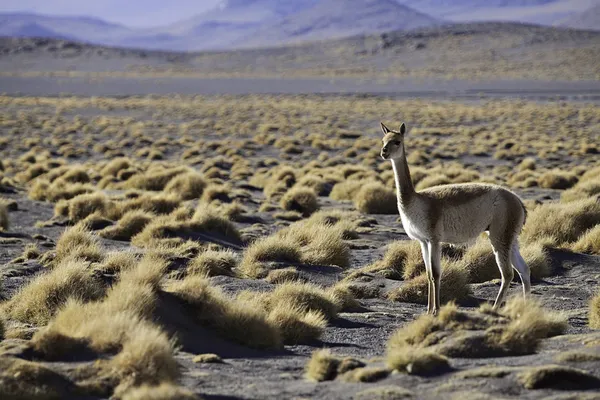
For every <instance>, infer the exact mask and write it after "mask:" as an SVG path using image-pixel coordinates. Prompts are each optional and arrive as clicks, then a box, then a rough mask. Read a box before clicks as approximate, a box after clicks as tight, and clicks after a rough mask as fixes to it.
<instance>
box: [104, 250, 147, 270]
mask: <svg viewBox="0 0 600 400" xmlns="http://www.w3.org/2000/svg"><path fill="white" fill-rule="evenodd" d="M137 263H138V259H137V258H136V256H135V253H133V252H129V251H119V252H111V253H108V254H106V256H105V257H104V260H103V261H102V263H101V264H100V265H99V266H98V269H99V270H101V271H102V272H104V273H107V274H118V273H120V272H121V271H126V270H129V269H132V268H133V267H135V266H136V265H137Z"/></svg>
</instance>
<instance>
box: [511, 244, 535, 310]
mask: <svg viewBox="0 0 600 400" xmlns="http://www.w3.org/2000/svg"><path fill="white" fill-rule="evenodd" d="M510 261H511V263H512V265H513V268H514V269H516V270H517V273H518V274H519V278H521V283H522V284H523V296H524V297H525V298H527V296H528V295H529V293H530V292H531V276H530V275H531V273H530V270H529V265H527V263H526V262H525V260H524V259H523V257H522V256H521V253H520V252H519V243H518V242H517V241H516V240H515V242H514V243H513V245H512V248H511V252H510Z"/></svg>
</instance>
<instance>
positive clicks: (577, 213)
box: [0, 24, 600, 400]
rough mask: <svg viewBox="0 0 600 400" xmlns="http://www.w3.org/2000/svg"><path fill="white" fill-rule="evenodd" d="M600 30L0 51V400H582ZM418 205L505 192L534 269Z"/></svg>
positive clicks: (594, 228)
mask: <svg viewBox="0 0 600 400" xmlns="http://www.w3.org/2000/svg"><path fill="white" fill-rule="evenodd" d="M599 44H600V33H598V32H592V31H577V30H570V29H557V28H548V27H537V26H530V25H513V24H465V25H455V26H453V27H452V28H443V29H437V28H436V29H425V30H422V31H412V32H400V33H390V34H377V35H368V36H361V37H354V38H351V39H339V40H333V41H327V42H322V43H318V44H303V45H296V46H290V47H283V48H272V49H259V50H239V51H232V52H213V53H174V52H173V53H170V52H153V51H145V50H129V49H119V48H107V47H99V46H93V45H89V44H81V43H77V42H72V41H68V40H53V39H39V38H38V39H27V38H18V39H17V38H2V39H0V53H1V55H0V66H1V76H0V83H1V88H0V91H2V92H3V94H2V95H1V96H0V107H1V112H0V155H1V162H0V167H1V168H0V169H1V178H2V179H1V181H0V190H1V191H2V195H1V201H0V227H1V230H0V248H1V250H2V251H1V253H0V257H1V260H0V263H1V266H0V398H2V399H104V398H114V399H124V400H127V399H200V398H204V399H238V398H239V399H308V398H315V399H349V398H356V399H405V398H406V399H410V398H415V399H439V398H448V399H459V398H460V399H465V398H468V399H508V398H513V399H549V398H551V399H565V400H566V399H597V398H599V396H598V392H599V391H600V362H599V361H600V330H599V329H600V292H599V281H600V197H599V196H600V107H599V106H598V101H599V100H600V84H599V83H598V82H599V77H600V69H599V68H600V51H599V49H600V46H599ZM380 121H384V122H385V123H386V124H387V125H388V126H390V127H397V126H399V125H400V123H401V122H402V121H403V122H405V123H406V124H407V126H408V133H407V135H406V150H407V155H408V163H409V165H410V168H411V174H412V179H413V182H414V184H415V187H416V189H417V190H424V189H426V188H430V187H434V186H436V185H444V184H449V183H465V182H485V183H493V184H499V185H503V186H505V187H508V188H510V189H512V190H514V191H515V192H516V193H518V194H519V195H520V196H521V197H522V199H523V200H524V203H525V205H526V208H527V211H528V216H527V222H526V224H525V226H524V228H523V231H522V233H521V236H520V244H521V252H522V254H523V257H524V258H525V260H526V261H527V263H528V264H529V265H530V267H531V271H532V282H533V286H532V295H531V298H530V299H529V300H528V301H527V302H524V301H523V300H522V296H521V283H520V282H519V279H518V278H515V280H514V282H512V284H511V288H510V292H509V300H508V301H507V303H506V305H505V306H504V307H503V308H501V309H500V310H499V311H494V310H492V307H491V303H492V302H493V300H494V298H495V296H496V294H497V292H498V289H499V286H500V273H499V271H498V267H497V266H496V263H495V260H494V256H493V253H492V249H491V247H490V245H489V241H488V240H487V238H485V237H481V238H479V239H478V240H477V241H476V242H475V243H474V244H472V246H470V247H456V246H444V247H443V258H442V265H443V271H442V278H441V280H442V292H441V297H442V301H443V303H444V304H445V305H444V307H443V308H442V310H441V311H440V312H439V314H438V315H437V316H435V317H434V316H430V315H424V314H425V311H426V304H427V284H428V283H427V278H426V275H425V266H424V263H423V260H422V257H421V252H420V247H419V245H418V244H417V243H416V242H413V241H410V240H409V238H408V236H407V235H406V233H405V231H404V229H403V227H402V224H401V222H400V219H399V215H398V210H397V204H396V193H395V189H394V175H393V171H392V167H391V164H390V163H389V161H384V160H382V159H381V157H380V155H379V154H380V150H381V136H382V134H381V131H380V128H379V123H380Z"/></svg>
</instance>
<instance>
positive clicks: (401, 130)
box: [400, 122, 406, 135]
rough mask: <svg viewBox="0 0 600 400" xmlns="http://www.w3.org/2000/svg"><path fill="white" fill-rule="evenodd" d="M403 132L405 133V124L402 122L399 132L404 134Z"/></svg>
mask: <svg viewBox="0 0 600 400" xmlns="http://www.w3.org/2000/svg"><path fill="white" fill-rule="evenodd" d="M405 133H406V125H405V124H404V122H403V123H402V125H400V134H401V135H404V134H405Z"/></svg>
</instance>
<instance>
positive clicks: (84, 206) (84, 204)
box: [56, 192, 115, 222]
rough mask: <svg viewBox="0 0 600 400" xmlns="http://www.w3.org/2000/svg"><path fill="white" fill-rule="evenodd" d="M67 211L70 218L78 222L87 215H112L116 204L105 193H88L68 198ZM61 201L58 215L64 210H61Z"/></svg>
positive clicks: (58, 205)
mask: <svg viewBox="0 0 600 400" xmlns="http://www.w3.org/2000/svg"><path fill="white" fill-rule="evenodd" d="M67 204H68V205H67V207H68V209H67V212H68V217H69V220H70V221H72V222H78V221H81V220H83V219H85V218H86V217H88V216H90V215H92V214H95V213H99V214H100V215H102V216H105V217H109V218H110V217H112V216H113V215H114V212H115V208H114V207H115V206H114V204H113V203H112V202H111V201H110V200H109V199H108V197H106V195H105V194H104V193H99V192H97V193H88V194H80V195H79V196H76V197H74V198H72V199H71V200H68V203H67ZM59 207H60V203H59V204H57V209H56V215H61V214H62V213H63V212H61V211H60V210H59Z"/></svg>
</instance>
